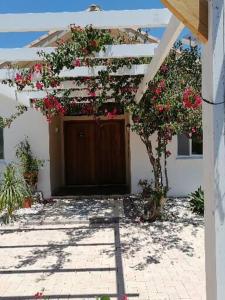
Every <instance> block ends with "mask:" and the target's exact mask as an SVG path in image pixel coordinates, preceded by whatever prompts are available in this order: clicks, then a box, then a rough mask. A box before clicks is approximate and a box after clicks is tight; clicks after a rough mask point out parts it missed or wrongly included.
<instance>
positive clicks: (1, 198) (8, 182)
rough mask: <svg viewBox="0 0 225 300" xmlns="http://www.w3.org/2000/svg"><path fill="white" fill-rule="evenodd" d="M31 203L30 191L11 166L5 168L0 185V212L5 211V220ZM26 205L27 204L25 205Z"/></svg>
mask: <svg viewBox="0 0 225 300" xmlns="http://www.w3.org/2000/svg"><path fill="white" fill-rule="evenodd" d="M28 199H29V201H31V199H32V197H31V191H30V189H29V187H28V185H27V184H26V182H25V180H24V179H23V177H22V176H21V174H20V173H19V172H18V171H17V169H16V167H15V166H14V165H13V164H9V165H8V166H6V169H5V171H4V173H3V179H2V182H1V184H0V212H2V211H4V210H5V211H6V219H7V220H8V219H9V218H10V217H12V214H13V212H14V210H16V209H18V208H20V207H23V206H24V205H25V203H26V201H27V200H28ZM26 205H27V204H26Z"/></svg>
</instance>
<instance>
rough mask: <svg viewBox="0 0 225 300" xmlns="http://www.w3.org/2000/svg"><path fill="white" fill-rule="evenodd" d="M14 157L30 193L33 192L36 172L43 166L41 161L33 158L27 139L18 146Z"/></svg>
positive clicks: (35, 184) (36, 177)
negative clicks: (30, 190) (17, 161)
mask: <svg viewBox="0 0 225 300" xmlns="http://www.w3.org/2000/svg"><path fill="white" fill-rule="evenodd" d="M16 157H17V158H18V159H19V161H20V166H21V168H22V174H23V177H24V179H25V181H26V183H27V184H28V185H29V187H30V188H31V189H32V191H34V190H35V189H36V187H37V182H38V172H39V169H40V167H41V166H43V160H40V159H37V158H35V157H34V156H33V153H32V151H31V146H30V144H29V142H28V140H27V138H26V139H25V140H24V141H22V142H20V143H19V144H18V146H17V149H16Z"/></svg>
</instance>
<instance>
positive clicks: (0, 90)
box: [0, 83, 16, 101]
mask: <svg viewBox="0 0 225 300" xmlns="http://www.w3.org/2000/svg"><path fill="white" fill-rule="evenodd" d="M1 97H7V98H10V99H13V100H16V89H15V88H14V87H9V86H7V85H5V84H2V83H0V99H1ZM0 101H1V100H0Z"/></svg>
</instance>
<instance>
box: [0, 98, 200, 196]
mask: <svg viewBox="0 0 225 300" xmlns="http://www.w3.org/2000/svg"><path fill="white" fill-rule="evenodd" d="M14 111H15V102H13V101H12V100H11V99H7V98H1V96H0V115H1V116H10V114H11V113H12V112H14ZM26 136H28V139H29V141H30V144H31V147H32V151H33V153H34V155H35V156H37V157H38V158H40V159H44V160H45V165H44V167H43V168H42V169H41V170H40V174H39V183H38V189H39V190H41V191H42V192H43V193H44V196H45V197H50V195H51V182H50V154H49V153H50V149H49V124H48V123H47V121H46V120H45V118H44V117H43V116H42V114H41V113H39V112H37V111H36V110H34V109H29V112H26V113H25V114H24V115H22V116H20V117H19V118H17V120H16V121H14V122H13V123H12V125H11V127H10V128H9V129H8V128H6V129H4V150H5V159H4V160H3V161H1V160H0V172H1V171H2V170H3V168H4V166H5V165H6V163H9V162H11V161H16V158H15V150H16V145H17V144H18V143H19V142H20V141H22V140H23V139H24V138H25V137H26ZM168 149H169V150H170V151H171V153H172V155H171V156H170V158H169V159H168V175H169V185H170V188H171V189H170V191H169V195H171V196H186V195H187V194H189V193H190V192H192V191H194V190H195V189H197V188H198V187H199V186H200V185H202V177H203V174H202V165H203V161H202V159H200V158H182V159H181V158H177V138H176V137H174V138H173V141H172V142H171V143H170V145H169V147H168ZM52 158H54V157H52ZM57 159H58V158H57ZM53 160H54V159H53ZM130 164H131V166H130V171H131V192H132V193H136V192H138V190H139V189H138V181H139V180H140V179H144V178H148V179H150V178H152V171H151V166H150V163H149V160H148V156H147V152H146V149H145V146H144V144H143V143H142V142H141V140H140V138H139V137H138V136H137V135H136V134H135V133H134V132H132V131H131V132H130ZM52 172H53V173H55V172H56V170H55V168H52ZM58 173H59V172H57V174H58ZM52 178H53V179H54V176H53V177H52ZM60 180H61V179H60ZM52 185H53V188H54V187H55V185H56V184H55V182H54V180H53V182H52Z"/></svg>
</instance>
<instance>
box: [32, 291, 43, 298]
mask: <svg viewBox="0 0 225 300" xmlns="http://www.w3.org/2000/svg"><path fill="white" fill-rule="evenodd" d="M34 297H35V299H43V293H42V292H37V293H36V294H35V295H34Z"/></svg>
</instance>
